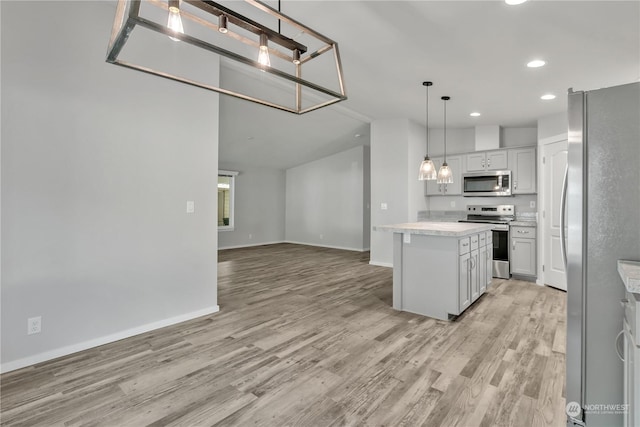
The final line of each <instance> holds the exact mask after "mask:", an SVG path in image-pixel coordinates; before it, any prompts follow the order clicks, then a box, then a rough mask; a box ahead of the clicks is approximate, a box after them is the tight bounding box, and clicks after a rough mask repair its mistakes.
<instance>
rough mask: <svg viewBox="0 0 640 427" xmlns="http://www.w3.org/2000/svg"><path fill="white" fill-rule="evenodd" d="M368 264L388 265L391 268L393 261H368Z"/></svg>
mask: <svg viewBox="0 0 640 427" xmlns="http://www.w3.org/2000/svg"><path fill="white" fill-rule="evenodd" d="M369 264H370V265H376V266H378V267H389V268H393V263H392V262H378V261H369Z"/></svg>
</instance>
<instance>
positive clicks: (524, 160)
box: [509, 147, 536, 194]
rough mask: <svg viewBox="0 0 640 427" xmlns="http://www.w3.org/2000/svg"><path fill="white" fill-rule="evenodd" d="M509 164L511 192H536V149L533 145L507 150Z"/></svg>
mask: <svg viewBox="0 0 640 427" xmlns="http://www.w3.org/2000/svg"><path fill="white" fill-rule="evenodd" d="M509 165H510V166H511V180H512V185H511V193H512V194H535V192H536V149H535V147H528V148H517V149H513V150H509Z"/></svg>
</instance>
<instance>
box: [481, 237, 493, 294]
mask: <svg viewBox="0 0 640 427" xmlns="http://www.w3.org/2000/svg"><path fill="white" fill-rule="evenodd" d="M488 253H489V248H488V246H487V245H484V246H480V250H479V251H478V279H479V280H478V282H480V295H482V294H483V293H484V292H485V291H486V290H487V286H488V285H489V282H490V281H491V273H489V274H488V275H487V269H490V268H491V263H490V262H489V263H487V255H488ZM487 279H488V280H487Z"/></svg>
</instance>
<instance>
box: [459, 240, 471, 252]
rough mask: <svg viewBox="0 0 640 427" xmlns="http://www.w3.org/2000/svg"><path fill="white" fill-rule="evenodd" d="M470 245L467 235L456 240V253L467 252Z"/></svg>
mask: <svg viewBox="0 0 640 427" xmlns="http://www.w3.org/2000/svg"><path fill="white" fill-rule="evenodd" d="M470 245H471V239H469V238H468V237H465V238H464V239H460V240H458V254H459V255H463V254H466V253H468V252H469V251H470V250H471V248H470V247H469V246H470Z"/></svg>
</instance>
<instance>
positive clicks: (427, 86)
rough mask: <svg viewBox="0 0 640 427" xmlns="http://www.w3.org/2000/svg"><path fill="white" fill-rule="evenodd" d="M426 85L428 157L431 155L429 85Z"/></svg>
mask: <svg viewBox="0 0 640 427" xmlns="http://www.w3.org/2000/svg"><path fill="white" fill-rule="evenodd" d="M425 86H426V88H427V108H426V111H427V112H426V114H425V116H426V120H427V123H426V128H427V153H426V155H427V157H429V85H425Z"/></svg>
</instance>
